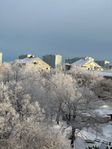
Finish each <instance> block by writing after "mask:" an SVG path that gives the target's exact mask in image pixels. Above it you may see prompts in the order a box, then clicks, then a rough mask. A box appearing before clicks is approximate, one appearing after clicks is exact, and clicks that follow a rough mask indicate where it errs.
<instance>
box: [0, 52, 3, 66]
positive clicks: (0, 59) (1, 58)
mask: <svg viewBox="0 0 112 149" xmlns="http://www.w3.org/2000/svg"><path fill="white" fill-rule="evenodd" d="M2 60H3V54H2V52H0V64H2Z"/></svg>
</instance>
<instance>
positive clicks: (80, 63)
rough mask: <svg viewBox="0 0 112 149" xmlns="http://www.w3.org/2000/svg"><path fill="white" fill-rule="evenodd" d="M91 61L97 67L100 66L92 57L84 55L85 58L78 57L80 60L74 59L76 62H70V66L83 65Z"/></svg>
mask: <svg viewBox="0 0 112 149" xmlns="http://www.w3.org/2000/svg"><path fill="white" fill-rule="evenodd" d="M91 62H92V63H93V62H94V64H95V65H96V66H97V67H101V66H100V65H98V64H97V63H96V62H95V61H94V59H93V58H92V57H86V58H85V59H80V60H78V61H76V62H74V63H72V66H80V67H81V66H84V65H86V64H87V63H91Z"/></svg>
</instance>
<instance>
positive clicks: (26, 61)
mask: <svg viewBox="0 0 112 149" xmlns="http://www.w3.org/2000/svg"><path fill="white" fill-rule="evenodd" d="M15 62H16V63H17V64H18V65H19V66H21V67H22V66H30V67H32V66H33V67H34V68H37V69H38V70H42V71H50V69H51V67H50V66H49V65H48V64H47V63H45V62H44V61H43V60H42V59H40V58H39V57H26V58H23V57H20V59H17V60H16V61H15ZM15 62H14V63H15Z"/></svg>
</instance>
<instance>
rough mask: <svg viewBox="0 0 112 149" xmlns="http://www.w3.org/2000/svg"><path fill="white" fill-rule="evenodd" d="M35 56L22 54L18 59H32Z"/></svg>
mask: <svg viewBox="0 0 112 149" xmlns="http://www.w3.org/2000/svg"><path fill="white" fill-rule="evenodd" d="M34 57H35V55H32V54H24V55H20V56H19V59H24V58H34Z"/></svg>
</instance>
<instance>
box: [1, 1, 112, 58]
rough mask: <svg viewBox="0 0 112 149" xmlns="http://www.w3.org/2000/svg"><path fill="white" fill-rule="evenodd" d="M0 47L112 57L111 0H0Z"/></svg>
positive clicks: (7, 53) (13, 52) (7, 54)
mask: <svg viewBox="0 0 112 149" xmlns="http://www.w3.org/2000/svg"><path fill="white" fill-rule="evenodd" d="M0 48H1V49H2V51H3V53H4V60H12V59H15V58H16V57H17V56H18V55H20V54H22V53H34V54H37V55H39V56H42V55H44V54H54V53H58V54H62V55H63V56H64V57H76V56H93V57H95V58H99V59H104V58H106V59H111V60H112V0H0Z"/></svg>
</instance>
